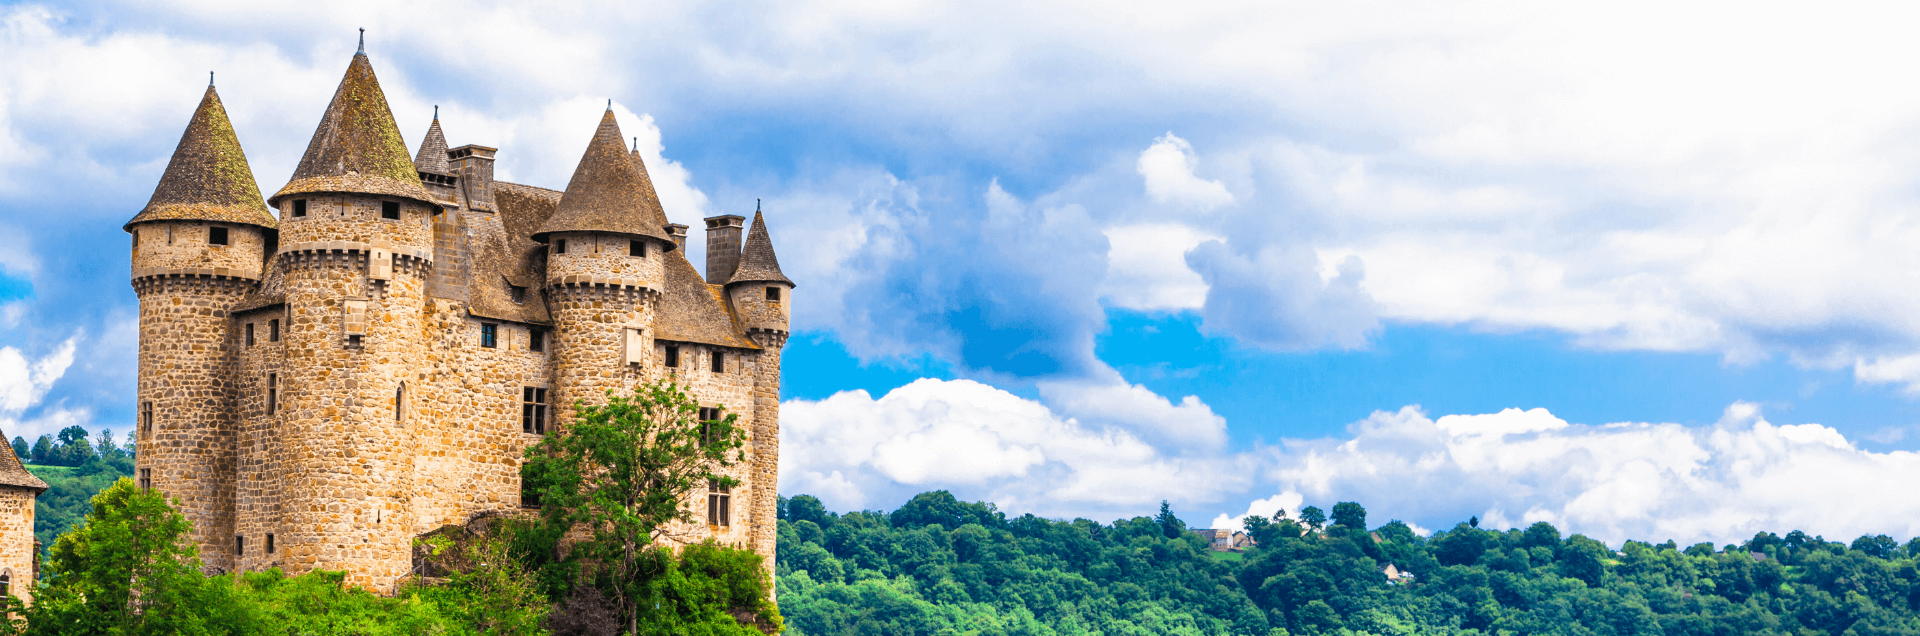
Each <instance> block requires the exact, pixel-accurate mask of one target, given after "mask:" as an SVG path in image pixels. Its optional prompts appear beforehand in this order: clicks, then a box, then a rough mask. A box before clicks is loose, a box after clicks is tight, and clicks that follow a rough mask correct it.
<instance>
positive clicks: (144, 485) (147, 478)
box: [140, 468, 153, 490]
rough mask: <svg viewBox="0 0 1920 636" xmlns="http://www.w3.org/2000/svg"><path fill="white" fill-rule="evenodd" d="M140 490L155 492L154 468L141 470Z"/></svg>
mask: <svg viewBox="0 0 1920 636" xmlns="http://www.w3.org/2000/svg"><path fill="white" fill-rule="evenodd" d="M140 489H141V490H153V469H152V468H142V469H140Z"/></svg>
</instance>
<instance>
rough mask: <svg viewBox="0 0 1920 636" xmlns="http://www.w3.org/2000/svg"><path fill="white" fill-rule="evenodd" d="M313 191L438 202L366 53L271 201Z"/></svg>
mask: <svg viewBox="0 0 1920 636" xmlns="http://www.w3.org/2000/svg"><path fill="white" fill-rule="evenodd" d="M312 192H354V193H360V194H384V195H389V196H397V197H405V198H409V199H414V200H417V201H420V202H422V203H428V204H432V203H433V198H432V196H430V195H428V194H427V189H426V187H424V186H422V185H421V184H420V175H419V174H418V173H417V172H415V170H414V167H413V158H412V157H409V156H407V143H406V141H405V140H403V139H401V138H400V126H399V125H398V124H396V123H394V120H393V110H392V109H390V108H388V107H387V96H386V94H385V93H383V92H381V91H380V80H379V78H377V77H374V74H373V63H372V62H369V61H367V56H366V55H364V54H356V55H354V56H353V62H352V63H351V64H348V65H347V75H346V77H344V78H341V80H340V88H339V90H336V91H334V93H333V102H332V103H329V104H328V105H327V112H326V113H325V114H323V115H321V117H320V127H319V128H317V129H315V130H314V132H313V141H311V142H309V143H308V144H307V154H306V155H304V156H302V157H301V158H300V166H299V167H297V168H295V169H294V171H293V178H292V179H290V180H288V182H287V185H286V186H285V187H282V188H280V191H279V192H276V193H274V195H273V197H272V198H269V199H268V200H267V202H268V203H272V204H278V202H279V201H280V199H283V198H286V197H288V196H292V195H296V194H306V193H312Z"/></svg>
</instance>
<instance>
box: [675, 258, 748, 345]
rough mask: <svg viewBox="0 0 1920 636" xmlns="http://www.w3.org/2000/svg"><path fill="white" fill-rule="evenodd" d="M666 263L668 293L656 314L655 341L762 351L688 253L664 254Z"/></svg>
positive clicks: (722, 294)
mask: <svg viewBox="0 0 1920 636" xmlns="http://www.w3.org/2000/svg"><path fill="white" fill-rule="evenodd" d="M661 258H664V259H666V261H667V262H666V263H665V264H664V265H665V266H664V267H662V268H661V269H663V270H665V271H663V272H661V273H662V274H663V275H664V277H665V278H666V280H665V281H664V286H665V287H666V289H664V290H662V291H661V294H660V309H659V312H658V313H656V314H654V315H655V319H654V330H655V332H656V333H655V334H654V338H656V339H659V340H669V341H674V342H693V343H699V344H710V345H720V346H723V347H736V348H740V349H759V348H760V345H756V344H754V343H753V340H751V339H749V338H747V335H746V334H745V333H742V332H741V331H740V328H739V326H738V325H739V322H738V321H736V320H734V316H733V312H731V311H728V310H727V301H726V300H725V294H724V292H722V291H721V288H720V286H718V285H708V284H707V281H706V279H704V278H701V276H700V271H699V270H696V269H694V268H693V263H691V262H688V261H687V254H686V252H684V251H676V252H674V253H672V254H662V255H661Z"/></svg>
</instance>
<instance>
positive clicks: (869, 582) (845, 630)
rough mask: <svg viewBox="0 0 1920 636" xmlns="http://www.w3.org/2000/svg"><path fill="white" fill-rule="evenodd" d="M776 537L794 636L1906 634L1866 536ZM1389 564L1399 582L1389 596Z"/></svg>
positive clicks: (1136, 527) (892, 524) (1346, 522)
mask: <svg viewBox="0 0 1920 636" xmlns="http://www.w3.org/2000/svg"><path fill="white" fill-rule="evenodd" d="M1311 512H1312V513H1319V511H1318V510H1312V511H1311ZM780 516H781V521H780V542H779V559H778V589H779V599H780V610H781V613H782V614H783V615H784V616H785V618H786V620H787V626H788V632H787V633H789V634H795V635H800V634H804V635H806V636H823V635H828V634H942V633H969V632H972V633H982V634H989V633H993V634H999V633H1005V634H1104V635H1106V636H1120V635H1133V634H1183V635H1184V634H1348V633H1353V634H1358V633H1371V634H1415V633H1418V634H1475V633H1479V634H1493V633H1511V634H1596V635H1610V634H1717V635H1720V634H1724V635H1732V634H1783V635H1784V634H1807V635H1812V634H1830V635H1834V636H1840V635H1843V634H1857V635H1860V636H1867V635H1875V634H1920V620H1916V619H1917V617H1920V615H1917V614H1916V612H1915V606H1916V602H1920V574H1916V571H1915V557H1916V556H1920V541H1915V542H1910V543H1908V544H1907V545H1906V546H1902V545H1900V544H1898V543H1896V542H1895V541H1894V540H1893V539H1891V538H1888V537H1885V536H1868V537H1861V538H1860V539H1858V540H1855V541H1854V542H1853V543H1852V544H1851V545H1849V544H1844V543H1839V542H1831V541H1826V540H1824V539H1823V538H1821V537H1809V536H1806V535H1805V534H1804V533H1800V532H1790V533H1787V534H1786V535H1785V536H1784V537H1783V536H1779V535H1776V534H1771V533H1762V534H1760V535H1758V536H1756V537H1754V539H1752V540H1751V541H1748V542H1747V543H1746V544H1743V545H1739V546H1726V548H1715V547H1714V546H1712V545H1709V544H1699V545H1695V546H1691V547H1687V548H1685V549H1681V548H1680V547H1679V546H1677V545H1675V544H1674V543H1673V542H1671V541H1669V542H1666V543H1664V544H1659V545H1655V544H1651V543H1644V542H1637V541H1635V542H1628V543H1627V544H1626V545H1625V546H1624V547H1623V549H1621V550H1620V551H1617V552H1616V551H1613V550H1611V549H1609V548H1607V547H1606V546H1604V545H1602V544H1601V543H1600V542H1598V541H1595V540H1593V539H1589V538H1587V537H1584V536H1580V535H1573V536H1570V537H1563V536H1562V535H1561V533H1560V532H1559V531H1558V530H1557V529H1555V528H1554V527H1553V526H1551V525H1549V524H1545V523H1538V524H1534V525H1533V526H1531V527H1528V528H1526V529H1524V530H1519V529H1516V530H1508V531H1492V530H1481V529H1478V528H1476V527H1474V526H1473V525H1472V524H1468V523H1462V524H1460V525H1458V526H1456V527H1454V528H1453V529H1451V530H1446V531H1443V532H1438V533H1435V534H1434V536H1431V537H1424V538H1423V537H1420V536H1417V535H1415V533H1414V532H1413V531H1412V530H1411V529H1410V528H1409V527H1407V526H1406V525H1405V524H1402V523H1399V522H1397V521H1395V522H1389V523H1386V524H1384V525H1381V526H1379V527H1377V528H1373V529H1371V530H1368V526H1367V524H1366V510H1365V509H1364V508H1362V507H1361V506H1359V505H1358V504H1353V503H1344V504H1342V505H1341V506H1337V507H1336V508H1335V510H1334V514H1333V521H1332V523H1327V524H1324V525H1322V524H1323V523H1324V522H1323V521H1322V520H1323V519H1324V517H1323V516H1319V515H1316V514H1308V515H1302V516H1303V517H1307V519H1308V520H1309V521H1312V522H1313V523H1303V522H1298V521H1294V520H1279V521H1278V522H1275V521H1274V520H1266V519H1261V520H1250V521H1251V523H1249V527H1250V528H1252V529H1253V534H1254V535H1255V536H1256V537H1257V538H1258V539H1259V540H1260V547H1258V548H1255V549H1253V550H1249V551H1247V552H1245V553H1240V554H1233V553H1215V552H1209V551H1208V550H1206V549H1205V548H1206V543H1205V541H1204V540H1202V539H1201V538H1200V537H1199V536H1198V535H1196V534H1194V533H1191V532H1187V531H1186V530H1185V526H1184V524H1183V523H1181V522H1180V520H1179V519H1178V518H1177V517H1175V516H1174V515H1173V514H1172V513H1171V512H1167V511H1164V510H1163V513H1162V514H1161V515H1160V516H1158V517H1156V518H1148V517H1135V518H1133V519H1127V520H1120V521H1116V522H1113V523H1110V524H1103V523H1096V522H1093V521H1088V520H1084V519H1077V520H1074V521H1053V520H1048V519H1041V518H1037V517H1034V516H1032V515H1024V516H1020V517H1016V518H1012V519H1008V518H1007V517H1006V516H1005V515H1004V514H1002V513H1000V512H998V511H996V510H995V509H994V507H993V506H992V505H991V504H977V503H976V504H970V503H963V502H959V501H956V500H955V499H954V498H953V496H952V495H950V494H948V493H946V492H944V491H941V492H931V493H925V494H922V495H920V496H918V497H916V498H914V499H913V500H912V501H910V502H908V503H907V504H906V505H904V506H902V507H901V508H900V509H898V510H895V511H893V512H891V513H881V512H852V513H847V514H844V515H841V514H834V513H831V512H828V511H826V510H825V509H823V508H822V506H821V505H820V502H819V501H818V500H816V499H814V498H813V497H808V496H798V497H795V498H793V499H792V500H783V501H782V505H781V512H780ZM1315 517H1319V518H1315ZM1376 537H1377V539H1376ZM1389 563H1391V564H1393V565H1394V566H1395V568H1396V569H1398V570H1406V571H1408V572H1411V573H1412V574H1413V579H1412V580H1411V581H1407V582H1400V583H1389V582H1388V579H1387V577H1386V576H1385V575H1384V574H1382V570H1383V569H1384V568H1385V567H1386V566H1387V564H1389Z"/></svg>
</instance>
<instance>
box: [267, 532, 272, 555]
mask: <svg viewBox="0 0 1920 636" xmlns="http://www.w3.org/2000/svg"><path fill="white" fill-rule="evenodd" d="M267 554H273V533H271V532H269V533H267Z"/></svg>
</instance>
